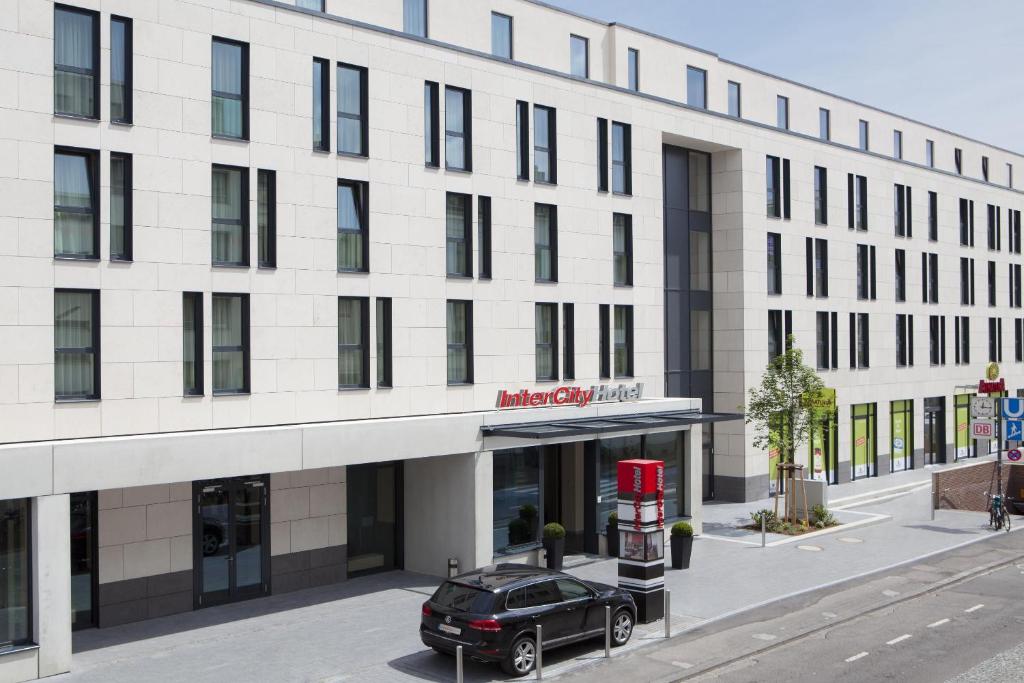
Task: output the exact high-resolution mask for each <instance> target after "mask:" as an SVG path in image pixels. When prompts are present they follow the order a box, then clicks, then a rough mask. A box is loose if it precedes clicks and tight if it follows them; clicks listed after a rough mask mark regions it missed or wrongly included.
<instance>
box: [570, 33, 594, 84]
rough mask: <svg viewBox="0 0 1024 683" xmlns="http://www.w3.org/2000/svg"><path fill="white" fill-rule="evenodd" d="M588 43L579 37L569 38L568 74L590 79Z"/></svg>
mask: <svg viewBox="0 0 1024 683" xmlns="http://www.w3.org/2000/svg"><path fill="white" fill-rule="evenodd" d="M589 52H590V41H588V40H587V39H586V38H583V37H580V36H569V73H570V74H572V75H573V76H579V77H580V78H590V54H589Z"/></svg>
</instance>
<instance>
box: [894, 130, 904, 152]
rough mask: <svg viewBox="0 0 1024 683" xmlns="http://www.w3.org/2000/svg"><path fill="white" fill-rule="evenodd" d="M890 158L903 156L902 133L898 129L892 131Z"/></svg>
mask: <svg viewBox="0 0 1024 683" xmlns="http://www.w3.org/2000/svg"><path fill="white" fill-rule="evenodd" d="M892 158H893V159H902V158H903V133H902V132H900V131H898V130H894V131H893V132H892Z"/></svg>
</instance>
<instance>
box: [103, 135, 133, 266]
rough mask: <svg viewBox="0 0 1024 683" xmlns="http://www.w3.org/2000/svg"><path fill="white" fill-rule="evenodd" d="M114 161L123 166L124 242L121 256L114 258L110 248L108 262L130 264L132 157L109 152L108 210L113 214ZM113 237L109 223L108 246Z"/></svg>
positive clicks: (131, 255)
mask: <svg viewBox="0 0 1024 683" xmlns="http://www.w3.org/2000/svg"><path fill="white" fill-rule="evenodd" d="M115 159H120V160H121V163H122V164H123V172H122V174H123V184H124V187H123V189H122V194H123V197H124V207H123V211H122V213H123V218H124V226H123V227H122V230H123V231H124V235H122V237H121V239H122V241H123V242H124V249H123V251H122V253H121V254H118V255H117V256H115V255H114V251H113V247H112V246H111V248H110V260H111V261H120V262H125V263H130V262H131V261H132V260H133V242H134V233H135V229H134V224H133V219H132V195H133V194H134V193H133V191H132V187H133V183H132V155H131V154H129V153H127V152H111V153H110V164H109V165H110V193H111V197H110V206H109V207H108V209H110V211H111V212H113V208H114V199H113V193H114V172H113V171H114V169H113V165H114V160H115ZM113 235H114V224H113V222H112V221H111V223H110V237H111V240H110V244H111V245H113V243H114V240H113Z"/></svg>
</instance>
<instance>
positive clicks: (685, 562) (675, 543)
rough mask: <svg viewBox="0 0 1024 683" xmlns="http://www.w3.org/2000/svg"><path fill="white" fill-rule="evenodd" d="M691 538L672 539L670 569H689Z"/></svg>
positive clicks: (677, 537) (676, 537)
mask: <svg viewBox="0 0 1024 683" xmlns="http://www.w3.org/2000/svg"><path fill="white" fill-rule="evenodd" d="M691 552H693V536H673V537H672V569H689V568H690V553H691Z"/></svg>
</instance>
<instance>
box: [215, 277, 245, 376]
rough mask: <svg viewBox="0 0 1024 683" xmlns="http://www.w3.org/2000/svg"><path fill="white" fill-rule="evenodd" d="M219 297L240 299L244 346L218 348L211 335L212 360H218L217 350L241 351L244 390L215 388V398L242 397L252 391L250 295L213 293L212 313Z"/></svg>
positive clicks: (243, 293) (242, 293)
mask: <svg viewBox="0 0 1024 683" xmlns="http://www.w3.org/2000/svg"><path fill="white" fill-rule="evenodd" d="M217 297H239V298H240V299H241V301H242V305H241V314H242V320H241V326H242V330H241V332H242V344H241V346H240V347H235V346H220V347H218V346H216V345H215V344H213V341H214V339H213V334H211V335H210V337H211V339H210V342H211V347H210V348H211V350H212V352H213V353H212V355H211V358H213V359H216V354H217V350H218V349H220V350H222V351H223V350H227V351H241V352H242V388H241V389H217V387H216V386H213V387H212V389H213V395H214V396H241V395H246V394H249V393H250V392H251V390H252V363H251V357H252V352H251V349H252V345H251V343H250V313H249V303H250V301H249V294H248V293H247V292H213V293H212V294H211V295H210V311H211V313H212V312H213V308H214V306H213V303H214V301H215V300H216V299H217ZM213 376H214V378H216V377H217V373H216V372H214V373H213Z"/></svg>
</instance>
